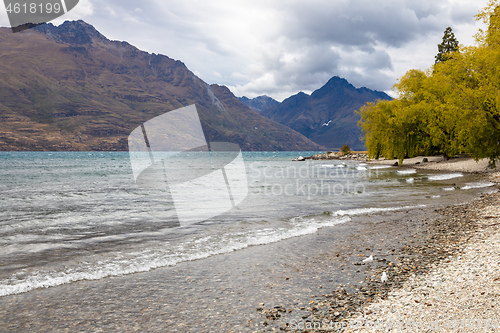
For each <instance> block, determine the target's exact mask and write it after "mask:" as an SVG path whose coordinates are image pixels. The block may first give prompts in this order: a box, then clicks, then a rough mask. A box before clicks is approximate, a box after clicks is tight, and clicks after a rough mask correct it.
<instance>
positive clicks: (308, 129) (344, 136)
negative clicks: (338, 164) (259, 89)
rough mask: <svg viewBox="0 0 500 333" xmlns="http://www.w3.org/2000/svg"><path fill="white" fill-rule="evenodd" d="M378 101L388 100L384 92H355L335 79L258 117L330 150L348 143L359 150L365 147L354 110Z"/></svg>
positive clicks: (347, 83) (357, 90)
mask: <svg viewBox="0 0 500 333" xmlns="http://www.w3.org/2000/svg"><path fill="white" fill-rule="evenodd" d="M378 99H387V100H390V99H391V97H389V96H388V95H387V94H386V93H384V92H379V91H374V90H370V89H367V88H358V89H357V88H355V87H354V86H353V85H352V84H350V83H349V82H347V80H345V79H342V78H339V77H337V76H335V77H333V78H331V79H330V80H329V81H328V82H327V83H326V84H325V85H324V86H323V87H321V88H320V89H318V90H316V91H314V92H313V93H312V94H311V95H307V94H305V93H303V92H300V93H298V94H296V95H294V96H291V97H289V98H287V99H285V100H284V101H283V102H282V103H280V104H279V105H278V106H277V107H274V108H271V109H268V110H267V111H264V112H262V113H261V114H262V115H264V116H266V117H269V118H270V119H272V120H275V121H277V122H279V123H281V124H284V125H286V126H289V127H290V128H292V129H294V130H296V131H297V132H300V133H302V134H303V135H305V136H306V137H308V138H310V139H311V140H313V141H314V142H316V143H318V144H320V145H322V146H325V147H328V148H330V149H338V148H340V147H342V146H343V145H344V144H347V145H349V146H350V147H351V148H352V149H359V150H360V149H364V144H363V142H362V141H361V139H360V138H361V130H360V129H359V127H358V126H357V123H358V120H359V115H358V114H356V113H355V111H356V110H358V109H359V108H361V106H363V105H364V104H366V103H367V102H373V101H376V100H378Z"/></svg>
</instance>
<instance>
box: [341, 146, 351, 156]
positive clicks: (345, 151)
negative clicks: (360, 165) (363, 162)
mask: <svg viewBox="0 0 500 333" xmlns="http://www.w3.org/2000/svg"><path fill="white" fill-rule="evenodd" d="M340 151H341V152H342V154H344V155H346V154H349V153H350V152H351V148H349V146H348V145H343V146H342V148H340Z"/></svg>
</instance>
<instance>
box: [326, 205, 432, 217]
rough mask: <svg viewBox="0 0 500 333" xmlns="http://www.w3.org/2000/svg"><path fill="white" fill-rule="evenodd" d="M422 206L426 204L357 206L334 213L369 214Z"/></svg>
mask: <svg viewBox="0 0 500 333" xmlns="http://www.w3.org/2000/svg"><path fill="white" fill-rule="evenodd" d="M421 207H426V206H425V205H418V206H402V207H385V208H377V207H371V208H355V209H348V210H338V211H336V212H334V213H333V215H334V216H353V215H365V214H366V215H368V214H374V213H383V212H393V211H398V210H404V209H412V208H421Z"/></svg>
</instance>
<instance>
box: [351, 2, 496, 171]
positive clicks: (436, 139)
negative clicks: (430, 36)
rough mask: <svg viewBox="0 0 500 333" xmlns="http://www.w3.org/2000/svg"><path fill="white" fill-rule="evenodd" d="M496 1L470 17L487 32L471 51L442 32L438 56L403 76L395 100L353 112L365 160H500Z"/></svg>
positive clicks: (479, 35) (482, 34)
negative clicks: (422, 157)
mask: <svg viewBox="0 0 500 333" xmlns="http://www.w3.org/2000/svg"><path fill="white" fill-rule="evenodd" d="M499 2H500V0H495V1H494V0H492V1H490V3H489V5H488V6H487V7H486V8H485V9H484V10H483V11H481V12H480V13H479V14H478V15H477V16H476V18H477V19H478V20H482V21H483V22H484V23H486V26H487V27H488V29H487V30H486V31H480V32H479V33H478V34H477V36H476V38H477V41H478V45H477V46H475V47H468V48H465V47H462V48H461V49H458V47H456V45H455V42H453V40H454V36H453V35H452V32H451V28H450V29H449V30H448V29H447V30H445V37H443V43H442V44H440V45H441V46H442V47H440V54H441V57H438V56H437V57H436V63H435V64H434V65H433V67H432V68H431V69H430V70H428V71H420V70H410V71H408V72H407V73H406V74H405V75H404V76H403V77H402V78H401V79H399V81H398V83H397V84H396V85H395V86H394V90H395V91H396V92H397V93H398V94H399V98H397V99H395V100H393V101H390V102H388V101H379V102H377V103H371V104H368V105H366V106H364V107H363V108H361V109H360V110H359V113H360V115H361V120H360V122H359V125H360V126H361V128H362V130H363V133H364V136H365V140H366V145H367V148H368V154H369V155H370V157H378V156H379V155H383V156H385V157H387V158H393V157H397V158H398V159H399V160H400V161H402V159H403V158H404V157H405V156H409V157H411V156H416V155H417V154H420V153H433V154H437V153H441V154H444V155H445V156H450V157H451V156H454V155H455V154H459V153H469V154H471V155H472V156H473V157H474V158H475V159H476V160H477V159H480V158H489V160H490V164H491V165H492V166H493V165H495V162H496V160H497V159H499V157H500V67H499V66H498V65H497V64H499V63H500V6H499ZM447 32H448V33H447ZM445 41H447V43H445ZM438 58H439V59H438ZM438 60H439V61H438Z"/></svg>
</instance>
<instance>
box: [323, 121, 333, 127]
mask: <svg viewBox="0 0 500 333" xmlns="http://www.w3.org/2000/svg"><path fill="white" fill-rule="evenodd" d="M331 122H332V121H331V120H329V121H328V122H327V123H324V124H323V125H321V126H330V123H331Z"/></svg>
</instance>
